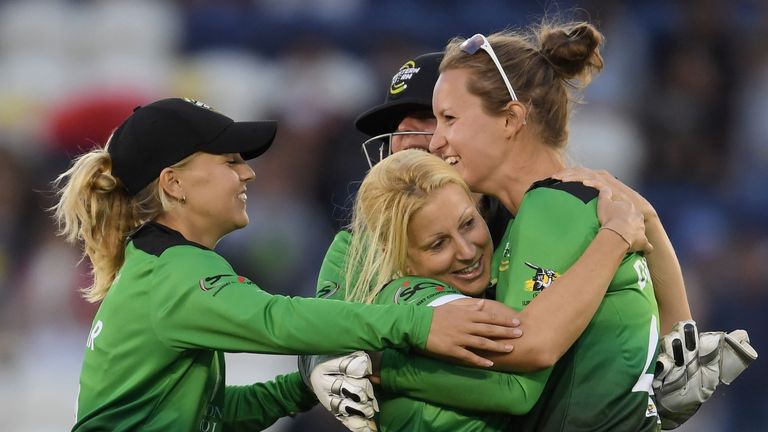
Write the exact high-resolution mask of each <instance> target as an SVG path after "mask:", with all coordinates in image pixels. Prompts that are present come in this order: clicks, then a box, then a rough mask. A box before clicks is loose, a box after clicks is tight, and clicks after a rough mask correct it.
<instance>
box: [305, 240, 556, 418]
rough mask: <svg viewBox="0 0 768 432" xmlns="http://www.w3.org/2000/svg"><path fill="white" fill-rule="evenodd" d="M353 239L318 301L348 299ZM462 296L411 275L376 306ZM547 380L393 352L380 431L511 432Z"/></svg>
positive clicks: (340, 251) (384, 369) (332, 256)
mask: <svg viewBox="0 0 768 432" xmlns="http://www.w3.org/2000/svg"><path fill="white" fill-rule="evenodd" d="M351 236H352V235H351V234H350V233H349V232H346V231H342V232H340V233H339V234H337V236H336V238H335V239H334V241H333V243H332V244H331V246H330V247H329V249H328V252H327V253H326V257H325V260H324V261H323V265H322V267H321V271H320V277H319V279H318V285H317V290H318V292H317V295H318V296H324V297H331V298H344V290H343V286H344V283H343V280H344V274H343V268H344V260H345V259H346V255H347V250H348V248H349V242H350V240H351ZM459 297H465V296H464V295H462V294H461V293H459V292H458V291H456V290H455V289H453V288H451V287H449V286H447V285H445V284H442V283H440V282H438V281H435V280H432V279H426V278H419V277H415V276H408V277H404V278H400V279H397V280H394V281H392V282H390V283H389V284H387V286H386V287H384V288H383V289H382V291H381V293H380V294H379V295H378V297H377V298H376V303H378V304H399V305H407V304H414V305H419V306H424V305H426V306H432V307H436V306H439V305H441V304H444V303H447V302H449V301H451V300H455V299H456V298H459ZM547 375H548V374H547V373H545V372H535V373H521V374H510V373H504V372H496V371H492V370H486V369H477V368H470V367H462V366H458V365H453V364H450V363H446V362H443V361H440V360H435V359H432V358H429V357H424V356H420V355H414V354H411V353H407V352H402V351H398V350H393V349H388V350H385V351H384V354H383V357H382V364H381V381H382V388H383V392H377V399H378V400H379V404H380V408H381V414H380V415H379V417H378V419H377V421H378V424H379V428H380V430H381V431H384V432H387V431H446V432H447V431H457V432H471V431H484V432H492V431H494V432H495V431H504V430H508V428H509V423H510V416H509V415H510V414H524V413H526V412H528V410H530V409H531V407H532V406H533V404H534V403H535V402H536V400H537V399H538V397H539V395H540V394H541V392H542V391H543V389H544V383H545V382H546V378H547ZM427 401H428V402H427ZM438 404H439V405H438Z"/></svg>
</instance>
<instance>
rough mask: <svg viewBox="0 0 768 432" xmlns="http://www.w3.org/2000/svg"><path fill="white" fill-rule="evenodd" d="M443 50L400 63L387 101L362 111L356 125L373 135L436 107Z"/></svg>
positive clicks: (395, 127)
mask: <svg viewBox="0 0 768 432" xmlns="http://www.w3.org/2000/svg"><path fill="white" fill-rule="evenodd" d="M442 60H443V53H441V52H435V53H429V54H423V55H420V56H418V57H416V58H414V59H413V60H408V61H407V62H405V64H404V65H403V66H402V67H400V70H398V71H397V73H396V74H395V76H393V77H392V83H391V84H390V86H389V89H388V90H387V97H386V98H385V99H384V103H383V104H381V105H378V106H375V107H373V108H371V109H369V110H368V111H366V112H364V113H362V114H361V115H360V116H359V117H358V118H357V120H355V127H356V128H357V129H358V130H359V131H360V132H363V133H365V134H368V135H370V136H374V135H381V134H385V133H390V132H394V131H395V130H396V129H397V125H398V124H400V122H401V121H402V120H403V118H405V116H407V115H408V114H409V113H411V112H414V111H430V112H431V111H432V90H433V89H434V88H435V82H437V78H438V77H439V76H440V69H439V68H440V62H441V61H442Z"/></svg>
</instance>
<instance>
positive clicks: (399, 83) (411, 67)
mask: <svg viewBox="0 0 768 432" xmlns="http://www.w3.org/2000/svg"><path fill="white" fill-rule="evenodd" d="M420 70H421V68H418V67H416V62H414V61H413V60H408V61H407V62H405V64H404V65H402V66H401V67H400V70H399V71H397V73H396V74H395V76H393V77H392V85H391V86H390V87H389V94H392V95H396V94H398V93H402V92H404V91H405V89H406V88H408V83H407V81H408V80H410V79H411V78H413V76H414V75H416V74H417V73H419V71H420Z"/></svg>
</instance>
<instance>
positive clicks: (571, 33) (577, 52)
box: [539, 23, 603, 81]
mask: <svg viewBox="0 0 768 432" xmlns="http://www.w3.org/2000/svg"><path fill="white" fill-rule="evenodd" d="M539 42H540V43H541V50H540V51H541V54H542V55H543V56H544V58H546V59H547V61H548V62H549V63H550V64H551V65H552V67H553V68H554V70H555V74H556V75H557V76H558V77H560V78H561V79H572V78H580V77H582V75H584V78H586V81H588V79H589V77H590V76H591V75H592V72H597V71H599V70H600V69H602V68H603V58H602V57H601V56H600V50H599V46H600V44H601V43H602V42H603V35H602V34H601V33H600V32H599V31H597V29H596V28H595V27H593V26H592V25H591V24H588V23H579V24H576V25H575V26H570V27H557V26H555V27H547V28H543V29H542V30H541V33H540V34H539ZM585 73H586V74H585Z"/></svg>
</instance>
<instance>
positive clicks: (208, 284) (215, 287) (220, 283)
mask: <svg viewBox="0 0 768 432" xmlns="http://www.w3.org/2000/svg"><path fill="white" fill-rule="evenodd" d="M199 284H200V289H201V290H203V291H206V292H208V291H214V293H213V295H214V296H216V294H218V293H219V292H221V290H223V289H224V288H226V287H228V286H230V285H232V284H245V285H254V283H253V282H251V281H250V280H249V279H248V278H246V277H243V276H238V275H233V274H219V275H213V276H208V277H204V278H202V279H200V282H199Z"/></svg>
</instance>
